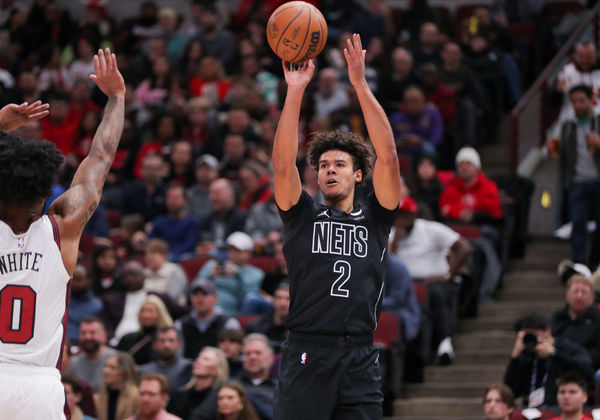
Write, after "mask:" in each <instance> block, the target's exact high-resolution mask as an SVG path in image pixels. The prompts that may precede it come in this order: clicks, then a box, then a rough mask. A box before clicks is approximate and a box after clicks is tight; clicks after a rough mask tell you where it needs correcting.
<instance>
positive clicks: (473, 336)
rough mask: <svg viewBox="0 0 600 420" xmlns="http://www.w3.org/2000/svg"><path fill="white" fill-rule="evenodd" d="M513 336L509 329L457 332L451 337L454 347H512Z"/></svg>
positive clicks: (491, 348)
mask: <svg viewBox="0 0 600 420" xmlns="http://www.w3.org/2000/svg"><path fill="white" fill-rule="evenodd" d="M514 339H515V336H514V334H513V333H512V332H511V331H481V332H474V333H464V334H457V335H456V336H455V337H454V338H453V339H452V344H453V345H454V348H455V349H456V350H457V351H459V350H462V349H490V350H493V349H498V350H499V349H507V348H508V349H512V347H513V344H514Z"/></svg>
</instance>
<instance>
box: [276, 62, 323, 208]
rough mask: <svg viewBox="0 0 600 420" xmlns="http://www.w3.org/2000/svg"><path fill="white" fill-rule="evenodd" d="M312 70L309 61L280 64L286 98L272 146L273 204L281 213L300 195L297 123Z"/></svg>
mask: <svg viewBox="0 0 600 420" xmlns="http://www.w3.org/2000/svg"><path fill="white" fill-rule="evenodd" d="M296 67H297V68H296ZM314 70H315V66H314V64H313V62H312V60H309V61H307V62H305V63H301V64H299V65H294V64H290V63H283V72H284V74H285V82H286V83H287V95H286V97H285V103H284V104H283V111H282V112H281V118H280V119H279V124H278V125H277V132H276V133H275V142H274V143H273V186H274V190H275V201H276V202H277V205H278V206H279V208H281V209H282V210H289V209H290V208H291V207H292V206H294V205H295V204H296V203H297V202H298V200H299V199H300V194H301V193H302V183H301V182H300V174H299V173H298V168H297V167H296V156H297V155H298V120H299V119H300V108H301V106H302V96H303V95H304V90H305V89H306V86H307V85H308V83H309V82H310V79H311V78H312V75H313V73H314Z"/></svg>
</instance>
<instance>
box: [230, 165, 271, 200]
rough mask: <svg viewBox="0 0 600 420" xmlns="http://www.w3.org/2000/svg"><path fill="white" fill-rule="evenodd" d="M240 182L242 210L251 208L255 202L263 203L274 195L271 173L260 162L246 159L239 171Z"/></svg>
mask: <svg viewBox="0 0 600 420" xmlns="http://www.w3.org/2000/svg"><path fill="white" fill-rule="evenodd" d="M238 179H239V183H240V202H239V204H238V207H239V208H240V210H250V207H252V205H253V204H255V203H263V202H265V201H267V200H269V198H271V196H272V195H273V191H272V190H271V186H270V178H269V174H267V173H266V171H265V170H264V168H263V167H262V166H261V165H260V163H258V162H256V161H253V160H246V161H244V162H243V163H242V165H241V166H240V170H239V172H238Z"/></svg>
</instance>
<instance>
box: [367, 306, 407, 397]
mask: <svg viewBox="0 0 600 420" xmlns="http://www.w3.org/2000/svg"><path fill="white" fill-rule="evenodd" d="M373 344H375V345H376V346H377V347H378V348H379V349H380V355H381V357H380V359H379V360H380V362H381V370H382V372H383V374H384V376H385V378H386V380H385V381H384V383H386V384H387V385H386V386H389V390H390V391H391V392H392V393H393V394H394V396H399V395H400V388H401V385H402V372H403V369H404V345H403V341H402V335H401V331H400V321H399V320H398V316H397V315H396V314H394V313H389V312H383V313H381V315H379V320H378V321H377V329H376V330H375V332H374V333H373Z"/></svg>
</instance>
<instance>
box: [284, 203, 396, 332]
mask: <svg viewBox="0 0 600 420" xmlns="http://www.w3.org/2000/svg"><path fill="white" fill-rule="evenodd" d="M279 213H280V215H281V219H282V220H283V225H284V233H283V254H284V256H285V260H286V263H287V267H288V272H289V281H290V313H289V316H288V318H287V321H286V327H287V328H288V329H289V330H290V331H296V332H304V333H312V334H327V335H341V334H344V335H345V334H350V335H355V334H370V333H372V332H373V331H374V330H375V328H376V326H377V318H378V317H379V313H380V312H381V297H382V296H381V293H382V289H383V274H384V267H385V258H386V254H387V245H388V236H389V233H390V229H391V226H392V222H393V220H394V215H395V211H390V210H387V209H385V208H383V207H382V206H381V205H380V204H379V202H378V201H377V199H376V198H375V194H374V193H373V192H370V193H369V194H367V195H366V196H365V197H364V199H362V200H359V201H358V202H357V203H356V204H355V206H354V210H353V211H352V212H351V213H345V212H344V211H342V210H341V209H339V208H338V207H335V206H332V207H328V206H324V205H322V204H319V203H316V202H315V201H314V200H313V199H312V198H311V196H310V195H309V194H308V193H307V192H306V191H302V194H301V196H300V199H299V200H298V203H297V204H296V205H295V206H293V207H292V208H290V209H289V210H287V211H282V210H281V209H280V210H279Z"/></svg>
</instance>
